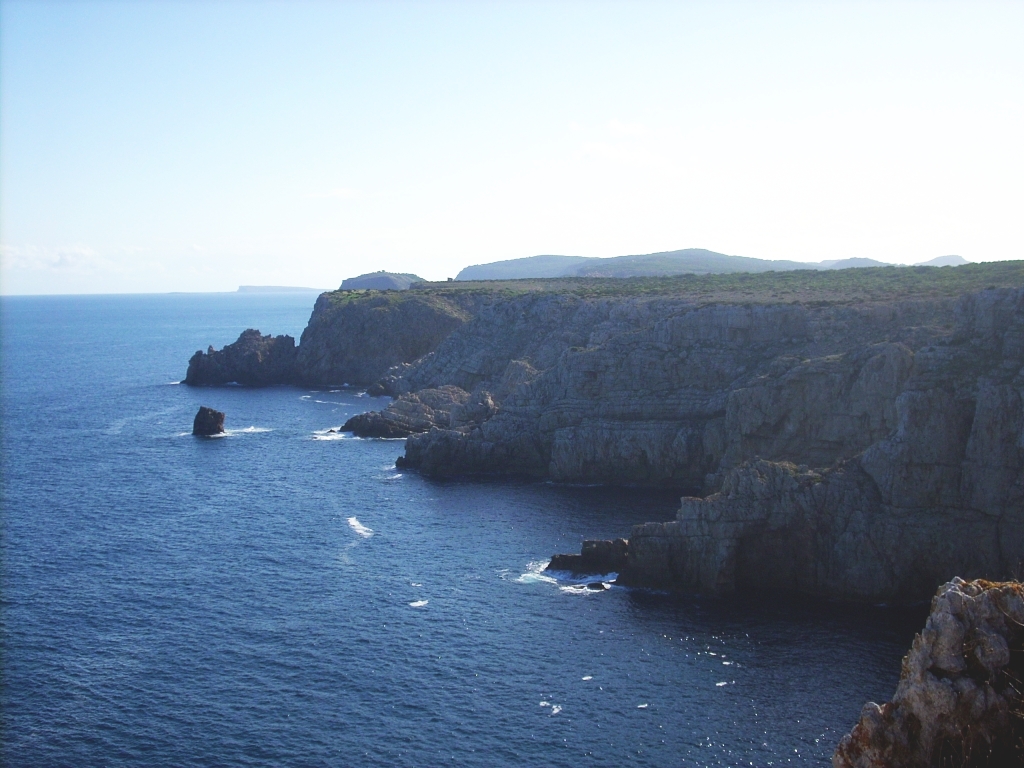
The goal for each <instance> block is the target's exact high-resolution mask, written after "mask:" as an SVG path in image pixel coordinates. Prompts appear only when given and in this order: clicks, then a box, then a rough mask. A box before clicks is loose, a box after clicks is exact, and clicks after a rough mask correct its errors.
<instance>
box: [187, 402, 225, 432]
mask: <svg viewBox="0 0 1024 768" xmlns="http://www.w3.org/2000/svg"><path fill="white" fill-rule="evenodd" d="M223 431H224V414H223V413H222V412H221V411H215V410H213V408H207V407H206V406H205V405H201V406H199V413H197V414H196V417H195V419H194V420H193V421H192V434H193V435H201V436H203V437H209V436H210V435H219V434H221V433H222V432H223Z"/></svg>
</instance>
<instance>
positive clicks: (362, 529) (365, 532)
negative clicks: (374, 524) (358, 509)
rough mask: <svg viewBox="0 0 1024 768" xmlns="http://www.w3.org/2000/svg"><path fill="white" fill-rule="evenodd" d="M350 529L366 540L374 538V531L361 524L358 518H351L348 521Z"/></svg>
mask: <svg viewBox="0 0 1024 768" xmlns="http://www.w3.org/2000/svg"><path fill="white" fill-rule="evenodd" d="M348 525H349V528H351V529H352V530H353V531H355V532H356V533H358V534H359V535H360V536H362V537H363V538H364V539H368V538H370V537H371V536H373V529H372V528H367V527H366V526H365V525H363V524H362V523H360V522H359V521H358V520H357V519H356V518H354V517H350V518H349V519H348Z"/></svg>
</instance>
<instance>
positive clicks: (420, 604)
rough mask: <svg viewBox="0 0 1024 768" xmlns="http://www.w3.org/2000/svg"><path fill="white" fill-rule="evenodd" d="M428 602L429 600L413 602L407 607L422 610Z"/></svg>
mask: <svg viewBox="0 0 1024 768" xmlns="http://www.w3.org/2000/svg"><path fill="white" fill-rule="evenodd" d="M429 602H430V601H429V600H413V601H412V602H411V603H409V607H410V608H422V607H423V606H424V605H426V604H427V603H429Z"/></svg>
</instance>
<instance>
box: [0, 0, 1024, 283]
mask: <svg viewBox="0 0 1024 768" xmlns="http://www.w3.org/2000/svg"><path fill="white" fill-rule="evenodd" d="M1022 32H1024V4H1019V3H996V2H990V3H971V4H968V3H959V2H950V3H943V4H928V3H909V2H908V3H885V4H882V3H861V2H848V3H831V4H827V5H822V4H814V3H776V4H771V5H765V4H758V3H747V2H734V3H724V4H723V3H702V2H695V3H687V4H669V3H656V2H647V3H628V4H626V3H617V2H609V3H602V4H585V3H577V2H556V3H539V2H538V3H525V2H524V3H489V4H470V3H457V2H435V3H422V4H407V3H397V2H396V3H361V2H353V3H328V2H308V3H301V4H283V3H265V4H264V3H261V4H250V3H242V2H221V3H216V4H203V3H194V2H182V3H173V4H172V3H117V2H80V3H48V2H40V3H28V2H12V1H11V0H3V1H2V2H0V293H3V294H8V295H12V294H51V293H166V292H189V293H191V292H197V293H202V292H212V291H216V292H230V291H235V290H236V289H237V288H238V287H239V286H240V285H279V286H308V287H320V286H323V287H336V286H337V285H340V283H341V281H342V280H343V279H345V278H347V277H352V276H355V275H359V274H363V273H366V272H373V271H377V270H387V271H391V272H405V273H414V274H417V275H420V276H422V277H424V278H426V279H433V280H443V279H445V278H446V277H454V276H455V275H456V274H457V273H458V271H459V270H460V269H462V268H463V267H467V266H470V265H474V264H483V263H488V262H494V261H500V260H505V259H514V258H523V257H528V256H533V255H537V254H566V255H584V256H598V257H610V256H619V255H626V254H645V253H655V252H660V251H670V250H675V249H680V248H689V247H700V248H708V249H711V250H714V251H718V252H721V253H727V254H735V255H741V256H748V257H754V258H761V259H789V260H793V261H804V262H816V261H822V260H826V259H845V258H853V257H866V258H872V259H877V260H879V261H883V262H890V263H900V264H908V263H917V262H922V261H927V260H929V259H932V258H935V257H938V256H943V255H947V254H959V255H961V256H963V257H964V258H966V259H968V260H970V261H975V262H980V261H994V260H1006V259H1020V258H1024V231H1022V230H1021V228H1020V226H1019V224H1018V223H1017V222H1018V220H1019V217H1020V211H1021V210H1024V188H1022V187H1021V185H1020V183H1019V179H1020V178H1021V177H1022V176H1024V146H1022V144H1021V142H1020V140H1019V137H1020V136H1021V135H1024V99H1022V96H1024V47H1022V46H1020V45H1019V40H1020V37H1021V33H1022Z"/></svg>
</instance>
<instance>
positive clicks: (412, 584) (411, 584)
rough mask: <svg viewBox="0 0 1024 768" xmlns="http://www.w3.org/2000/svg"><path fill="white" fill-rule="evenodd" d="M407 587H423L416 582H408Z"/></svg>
mask: <svg viewBox="0 0 1024 768" xmlns="http://www.w3.org/2000/svg"><path fill="white" fill-rule="evenodd" d="M409 586H410V587H422V586H423V585H422V584H420V583H419V582H418V581H410V582H409Z"/></svg>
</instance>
